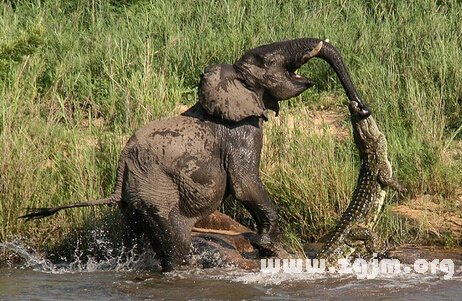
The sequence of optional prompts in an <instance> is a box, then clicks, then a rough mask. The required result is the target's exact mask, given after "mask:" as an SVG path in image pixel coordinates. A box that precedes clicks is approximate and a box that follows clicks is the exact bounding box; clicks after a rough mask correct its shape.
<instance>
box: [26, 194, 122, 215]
mask: <svg viewBox="0 0 462 301" xmlns="http://www.w3.org/2000/svg"><path fill="white" fill-rule="evenodd" d="M119 201H120V196H119V195H118V194H116V193H114V194H112V195H110V196H109V197H107V198H104V199H99V200H97V201H92V202H80V203H74V204H69V205H62V206H57V207H52V208H29V209H28V210H27V211H28V212H27V213H26V214H24V215H21V216H20V217H19V218H24V219H25V220H26V221H30V220H33V219H41V218H44V217H47V216H51V215H53V214H55V213H57V212H59V211H61V210H63V209H69V208H79V207H93V206H100V205H108V206H113V205H114V204H116V203H118V202H119Z"/></svg>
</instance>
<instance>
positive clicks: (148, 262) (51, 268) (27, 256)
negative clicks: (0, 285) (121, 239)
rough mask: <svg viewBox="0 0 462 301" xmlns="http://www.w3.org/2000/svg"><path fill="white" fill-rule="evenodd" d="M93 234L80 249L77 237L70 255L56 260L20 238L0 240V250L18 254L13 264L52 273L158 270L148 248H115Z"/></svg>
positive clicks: (158, 265)
mask: <svg viewBox="0 0 462 301" xmlns="http://www.w3.org/2000/svg"><path fill="white" fill-rule="evenodd" d="M93 235H94V238H95V239H94V244H92V245H93V247H91V248H90V249H87V250H83V248H82V246H81V243H80V241H77V244H76V246H75V249H74V251H73V254H72V256H71V258H61V260H59V261H57V262H53V261H52V260H50V259H48V258H47V257H46V255H45V254H42V253H40V252H38V251H37V250H35V249H34V248H32V247H30V246H29V245H28V244H27V243H25V242H24V241H23V240H22V239H21V238H14V239H13V240H11V241H9V242H5V243H0V250H4V251H6V252H8V253H13V254H15V255H16V256H18V257H20V259H21V260H20V262H21V263H20V264H19V265H14V267H15V268H21V269H32V270H34V271H38V272H45V273H52V274H63V273H83V272H96V271H116V272H129V271H135V270H160V264H159V262H158V261H157V260H155V259H154V256H155V254H154V253H153V252H152V251H151V250H146V251H144V252H142V253H141V254H138V253H137V252H136V246H133V247H132V248H130V249H126V248H125V247H124V246H121V247H120V248H114V247H113V245H112V243H111V242H110V241H109V240H107V239H105V237H104V235H101V233H98V232H95V233H93ZM96 249H97V250H96ZM84 251H85V252H84ZM92 252H94V253H93V254H95V255H86V254H88V253H90V254H92ZM96 254H97V256H96Z"/></svg>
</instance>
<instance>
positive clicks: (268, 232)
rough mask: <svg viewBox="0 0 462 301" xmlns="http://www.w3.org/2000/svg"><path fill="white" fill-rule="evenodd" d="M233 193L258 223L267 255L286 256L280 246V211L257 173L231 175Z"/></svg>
mask: <svg viewBox="0 0 462 301" xmlns="http://www.w3.org/2000/svg"><path fill="white" fill-rule="evenodd" d="M230 188H231V193H232V195H233V196H234V198H235V199H236V200H238V201H239V202H241V203H242V204H243V205H244V207H245V208H246V209H247V210H248V211H249V213H250V214H251V215H252V217H253V219H254V220H255V222H256V225H257V233H258V234H259V240H258V241H257V244H258V247H260V250H261V252H263V253H264V254H265V255H270V256H281V257H285V256H286V255H287V253H286V252H285V251H284V250H283V249H282V248H281V247H280V246H279V244H280V237H281V231H280V229H279V226H278V213H277V209H276V206H275V205H274V203H273V202H272V201H271V199H270V197H269V195H268V192H267V191H266V189H265V187H264V186H263V183H262V182H261V181H260V179H259V178H258V177H256V176H255V174H252V173H246V174H238V173H236V172H235V173H234V175H233V176H231V177H230Z"/></svg>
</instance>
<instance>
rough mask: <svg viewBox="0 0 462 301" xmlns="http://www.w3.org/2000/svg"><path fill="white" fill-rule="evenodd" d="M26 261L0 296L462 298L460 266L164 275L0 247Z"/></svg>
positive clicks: (134, 261)
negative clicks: (369, 273) (370, 272)
mask: <svg viewBox="0 0 462 301" xmlns="http://www.w3.org/2000/svg"><path fill="white" fill-rule="evenodd" d="M0 248H3V249H7V250H9V251H12V252H15V253H16V254H18V255H19V256H21V257H22V258H23V263H21V264H20V265H16V266H14V267H8V268H2V269H0V300H339V299H340V300H394V301H396V300H432V301H433V300H461V299H462V297H461V296H462V286H461V284H462V273H461V270H460V267H456V269H457V270H456V272H455V274H454V276H453V277H452V279H451V280H443V277H442V276H443V274H442V273H437V274H430V273H426V274H418V273H415V272H411V273H409V274H398V275H390V274H379V275H378V276H377V277H376V278H375V279H369V280H365V279H364V280H359V279H357V277H356V276H355V275H351V274H349V275H339V274H334V275H327V274H309V273H306V272H305V273H301V274H287V273H276V274H271V273H261V272H248V271H243V270H238V269H236V268H233V267H227V268H212V269H199V268H191V269H189V270H186V271H180V272H172V273H167V274H160V273H158V272H155V271H150V272H148V271H146V267H148V268H149V269H151V270H152V269H153V270H155V269H156V268H158V267H156V265H157V263H154V262H152V261H150V260H149V258H150V257H149V255H147V256H145V257H143V256H141V257H138V256H135V255H134V254H133V256H131V257H130V256H129V257H128V258H127V257H126V258H127V259H126V260H122V259H121V257H119V256H112V257H107V258H103V259H100V260H98V261H96V260H94V259H92V258H86V260H83V258H80V257H79V256H78V255H76V258H75V260H73V261H72V262H68V263H61V264H55V263H52V262H50V261H49V260H46V259H43V258H41V257H40V256H39V255H37V254H35V252H34V251H33V250H30V248H28V247H27V246H26V245H24V244H21V243H20V242H18V241H14V242H10V243H5V244H0Z"/></svg>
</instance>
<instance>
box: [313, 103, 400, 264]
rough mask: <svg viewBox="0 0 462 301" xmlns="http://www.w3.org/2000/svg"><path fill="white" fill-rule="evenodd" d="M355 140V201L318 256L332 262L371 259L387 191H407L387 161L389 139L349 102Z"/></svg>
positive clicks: (372, 120) (368, 116)
mask: <svg viewBox="0 0 462 301" xmlns="http://www.w3.org/2000/svg"><path fill="white" fill-rule="evenodd" d="M349 110H350V115H351V123H352V127H353V138H354V141H355V144H356V147H357V149H358V151H359V157H360V160H361V168H360V172H359V176H358V180H357V183H356V187H355V190H354V192H353V196H352V200H351V202H350V204H349V205H348V207H347V209H346V211H345V212H344V213H343V214H342V217H341V218H340V220H339V222H338V223H337V225H336V228H335V229H334V231H333V233H332V235H331V236H330V239H328V241H327V242H326V243H325V244H324V246H323V248H322V249H321V251H320V252H319V253H318V256H317V257H318V258H320V259H325V260H326V261H327V262H329V263H334V262H336V261H337V260H338V259H339V258H347V257H349V256H351V255H352V254H353V253H357V254H358V253H359V254H362V253H364V252H365V255H366V256H371V255H372V254H373V252H374V251H375V249H376V245H375V244H376V236H375V233H374V232H373V229H374V226H375V224H376V221H377V219H378V217H379V214H380V212H381V211H382V208H383V203H384V201H385V194H386V192H385V189H386V188H387V187H390V188H392V189H395V190H397V191H400V192H403V191H405V189H404V188H403V187H402V186H401V185H400V184H399V183H398V182H396V180H394V179H393V178H392V169H391V164H390V162H389V161H388V158H387V140H386V139H385V135H384V134H383V133H382V132H380V130H379V128H378V126H377V123H376V122H375V120H374V118H373V117H372V116H371V115H370V114H365V113H364V112H363V111H362V110H361V109H360V108H359V107H358V104H357V103H356V102H355V101H351V102H350V103H349Z"/></svg>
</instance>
